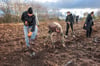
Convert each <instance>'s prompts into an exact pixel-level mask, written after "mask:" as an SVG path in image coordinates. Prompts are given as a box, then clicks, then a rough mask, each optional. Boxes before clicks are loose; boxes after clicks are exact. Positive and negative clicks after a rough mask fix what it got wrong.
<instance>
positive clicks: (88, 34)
mask: <svg viewBox="0 0 100 66" xmlns="http://www.w3.org/2000/svg"><path fill="white" fill-rule="evenodd" d="M93 16H94V12H91V13H90V14H88V16H87V18H86V21H85V24H84V28H85V30H86V37H87V38H90V37H91V34H92V26H93V25H94V22H93Z"/></svg>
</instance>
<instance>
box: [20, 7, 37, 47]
mask: <svg viewBox="0 0 100 66" xmlns="http://www.w3.org/2000/svg"><path fill="white" fill-rule="evenodd" d="M36 19H37V18H36V16H35V15H34V14H33V9H32V7H30V8H28V10H27V11H25V12H23V14H22V17H21V20H22V21H23V23H24V35H25V42H26V46H27V48H30V41H31V42H32V41H34V40H35V38H36V36H37V32H38V27H37V25H36Z"/></svg>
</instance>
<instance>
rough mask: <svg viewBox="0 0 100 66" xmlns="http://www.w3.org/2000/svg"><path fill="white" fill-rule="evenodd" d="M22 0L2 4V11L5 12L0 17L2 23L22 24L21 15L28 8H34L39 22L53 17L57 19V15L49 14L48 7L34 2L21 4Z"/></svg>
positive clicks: (8, 0) (6, 0) (6, 1)
mask: <svg viewBox="0 0 100 66" xmlns="http://www.w3.org/2000/svg"><path fill="white" fill-rule="evenodd" d="M20 1H21V0H16V1H15V2H14V0H5V1H2V2H3V4H2V3H0V5H1V6H0V10H2V11H3V12H4V14H3V15H2V16H0V23H11V22H21V19H20V18H21V15H22V12H23V11H26V10H27V9H28V7H30V6H31V7H32V8H33V11H34V13H37V16H38V18H39V20H47V19H48V18H50V19H52V18H51V17H54V18H56V15H55V14H54V13H53V14H50V15H49V14H48V10H47V8H46V7H43V6H41V5H40V4H38V3H34V2H27V3H26V2H20Z"/></svg>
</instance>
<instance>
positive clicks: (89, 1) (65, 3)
mask: <svg viewBox="0 0 100 66" xmlns="http://www.w3.org/2000/svg"><path fill="white" fill-rule="evenodd" d="M28 1H29V0H28ZM30 1H31V0H30ZM34 1H36V2H38V3H41V4H43V5H44V6H47V7H51V8H99V7H100V0H34Z"/></svg>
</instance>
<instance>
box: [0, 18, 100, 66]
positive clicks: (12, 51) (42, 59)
mask: <svg viewBox="0 0 100 66" xmlns="http://www.w3.org/2000/svg"><path fill="white" fill-rule="evenodd" d="M51 22H53V21H52V20H51V21H48V22H40V26H39V33H38V37H37V39H36V41H35V45H31V46H32V48H33V49H34V51H35V52H36V56H35V57H30V56H29V53H28V51H25V48H26V44H25V40H24V33H23V24H0V66H100V20H96V21H95V28H96V29H95V30H93V34H92V37H91V38H86V37H85V30H83V29H82V27H83V24H84V23H83V22H80V23H79V24H74V32H75V35H76V38H73V37H72V36H71V35H70V34H69V37H68V39H66V41H65V44H66V47H65V48H63V47H62V46H60V45H59V42H56V43H55V45H56V47H55V48H52V47H51V41H49V39H48V42H45V40H46V37H47V36H48V24H49V23H51ZM59 23H60V24H61V25H62V26H63V30H64V32H65V28H66V27H65V26H66V23H65V22H64V21H59ZM69 33H71V31H70V32H69ZM57 45H58V46H57Z"/></svg>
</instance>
